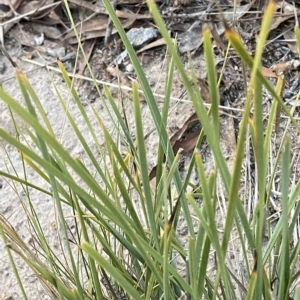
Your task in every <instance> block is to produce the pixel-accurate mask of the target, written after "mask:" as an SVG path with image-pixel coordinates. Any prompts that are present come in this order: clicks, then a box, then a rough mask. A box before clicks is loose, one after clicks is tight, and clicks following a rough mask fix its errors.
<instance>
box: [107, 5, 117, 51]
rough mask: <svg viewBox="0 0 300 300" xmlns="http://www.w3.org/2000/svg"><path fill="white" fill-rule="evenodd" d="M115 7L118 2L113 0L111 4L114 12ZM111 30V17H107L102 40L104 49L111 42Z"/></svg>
mask: <svg viewBox="0 0 300 300" xmlns="http://www.w3.org/2000/svg"><path fill="white" fill-rule="evenodd" d="M117 5H118V0H114V1H113V3H112V6H113V8H114V10H116V7H117ZM112 29H113V22H112V19H111V17H109V18H108V21H107V28H106V33H105V38H104V46H105V47H108V45H109V43H110V42H111V40H112Z"/></svg>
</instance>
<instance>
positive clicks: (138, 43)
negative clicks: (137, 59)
mask: <svg viewBox="0 0 300 300" xmlns="http://www.w3.org/2000/svg"><path fill="white" fill-rule="evenodd" d="M157 36H158V33H157V30H156V29H155V28H153V27H148V28H143V27H140V28H132V29H130V30H129V31H128V32H127V37H128V39H129V41H130V43H131V45H132V46H133V47H135V48H139V47H142V46H144V45H145V44H148V43H150V42H151V41H153V40H154V39H156V38H157Z"/></svg>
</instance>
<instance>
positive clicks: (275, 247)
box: [0, 0, 300, 299]
mask: <svg viewBox="0 0 300 300" xmlns="http://www.w3.org/2000/svg"><path fill="white" fill-rule="evenodd" d="M103 2H104V3H105V5H106V7H107V10H108V12H109V14H110V16H111V18H112V20H113V22H114V24H115V26H116V28H117V30H118V32H119V35H120V37H121V38H122V40H123V42H124V45H125V46H126V49H127V51H128V54H129V57H130V59H131V62H132V64H133V66H134V69H135V72H136V75H137V81H138V83H137V82H134V83H133V87H132V100H133V110H134V119H135V130H136V132H135V136H136V140H134V139H133V138H132V135H131V134H130V133H131V132H130V129H129V128H128V125H127V123H126V121H125V120H124V116H123V115H122V113H121V112H120V111H119V109H118V106H117V105H116V103H115V100H114V99H113V97H112V95H111V94H110V91H109V90H108V89H107V88H104V93H105V95H104V96H103V99H102V100H103V102H104V103H105V106H106V109H107V113H108V114H109V115H110V117H111V122H112V124H114V130H112V131H110V130H109V129H108V128H107V124H105V122H104V121H103V120H102V118H101V116H100V115H99V114H98V113H97V111H95V110H93V112H94V118H95V120H97V126H96V127H95V126H93V125H92V122H91V119H90V118H89V117H88V115H87V114H86V112H85V108H84V107H83V105H82V103H81V101H80V99H79V96H78V94H77V92H76V90H75V89H74V87H73V82H72V81H71V80H70V79H69V77H68V75H67V72H66V71H65V69H64V66H63V64H61V63H59V67H60V69H61V73H62V76H63V78H64V80H65V82H66V85H67V86H68V88H69V90H70V93H71V95H72V97H73V99H74V101H75V102H76V104H77V106H78V109H79V110H80V112H81V114H82V116H83V118H84V120H85V122H86V125H87V127H88V130H89V133H90V134H91V136H92V138H93V142H94V143H95V145H96V146H97V149H98V150H99V152H100V153H101V151H102V150H101V142H100V141H99V139H98V137H97V134H96V132H98V131H100V130H101V131H102V136H103V138H104V146H105V149H106V151H107V152H106V153H108V158H105V154H103V155H99V153H96V152H93V150H92V148H91V145H89V144H88V142H87V141H86V139H85V137H84V136H83V135H82V133H81V132H80V129H79V127H78V124H77V123H76V120H75V119H74V116H72V115H71V113H70V112H69V111H68V108H67V104H66V103H65V101H64V99H63V97H62V96H61V95H60V93H59V91H58V89H57V88H56V87H55V89H56V92H57V96H58V99H59V100H60V104H61V106H62V108H63V110H64V111H65V113H66V117H67V119H68V122H69V124H70V125H71V126H72V128H73V130H74V135H75V136H76V137H77V139H78V143H80V144H81V145H82V147H83V149H84V151H85V155H86V157H88V158H89V160H90V161H91V162H92V164H93V168H94V169H93V170H89V168H88V167H87V166H86V165H85V162H84V161H82V160H80V159H78V158H74V157H72V156H71V155H70V153H69V152H68V151H67V149H65V148H64V147H63V145H62V144H61V143H60V142H59V140H58V139H57V137H56V136H55V133H54V130H53V129H52V127H51V124H50V122H49V120H48V118H47V114H46V113H45V111H44V109H43V106H42V104H41V102H40V100H39V99H38V97H37V95H36V94H35V92H34V90H33V89H32V87H31V85H30V83H29V81H28V80H27V78H26V76H25V75H24V74H23V73H22V72H21V71H17V74H16V76H17V79H18V82H19V84H20V88H21V91H22V94H23V96H24V99H25V103H26V106H25V107H23V106H22V105H21V104H20V103H19V102H18V101H17V100H16V99H13V98H12V97H11V96H10V95H9V94H7V93H6V92H5V90H3V89H2V88H0V98H1V101H3V102H5V103H6V104H7V106H8V107H9V109H10V110H11V112H12V117H13V116H15V115H18V117H19V118H21V119H22V120H23V121H24V123H25V124H26V125H27V127H26V140H27V141H28V140H30V143H26V142H23V141H21V140H20V139H19V136H16V137H14V136H13V135H11V134H9V133H8V132H6V131H5V130H4V129H2V128H0V137H1V139H3V140H5V141H6V142H7V143H9V144H10V145H12V146H13V147H15V148H16V149H18V150H19V151H20V154H21V158H22V160H23V162H24V174H12V173H9V172H5V171H0V175H1V176H4V177H6V178H7V179H8V180H12V181H13V182H15V183H16V184H17V183H18V184H20V185H21V186H22V187H23V188H24V190H25V191H27V197H28V203H29V206H30V207H29V208H27V209H28V210H27V211H26V213H27V216H28V221H29V224H30V227H31V231H32V232H33V233H34V236H35V239H36V240H37V241H38V243H37V244H36V245H35V246H34V247H33V246H29V245H27V244H26V243H25V242H24V241H23V240H22V239H21V238H20V237H19V236H18V235H17V233H16V232H15V230H14V229H13V227H11V226H10V225H9V223H8V221H7V220H6V219H5V218H4V217H3V216H0V233H1V235H2V237H3V240H4V242H5V243H6V244H7V251H8V253H9V256H10V259H11V264H12V266H13V268H14V271H15V274H16V276H17V278H18V281H19V284H20V286H21V288H22V292H23V296H24V298H27V297H26V290H25V289H24V287H23V284H22V278H21V277H20V275H19V273H18V269H17V268H16V266H15V263H14V260H13V256H12V255H11V253H12V252H15V253H17V254H18V255H19V256H20V257H21V258H22V259H24V260H25V261H26V263H27V264H28V265H29V266H30V268H31V269H32V270H33V271H34V272H35V273H36V274H38V276H39V278H41V280H42V281H43V284H44V286H45V288H46V289H48V291H49V292H51V294H52V296H53V298H57V299H59V298H61V299H63V298H66V299H121V296H125V297H127V298H130V299H184V298H185V297H186V299H289V297H290V296H294V295H295V297H296V298H295V299H297V297H299V286H297V287H295V283H296V282H297V280H298V272H297V268H298V267H299V262H298V256H299V251H300V242H298V243H297V244H296V245H294V247H293V248H290V243H291V239H292V233H293V231H294V230H295V229H296V227H297V221H298V215H299V211H300V205H299V201H298V200H299V193H300V183H297V184H296V185H295V186H294V187H292V186H291V184H290V173H291V166H290V164H291V163H290V156H291V142H290V140H289V139H288V138H286V136H287V131H285V132H284V134H283V135H282V137H281V145H280V148H279V151H278V152H277V154H276V157H275V159H274V161H275V166H273V168H272V170H271V171H270V172H272V174H271V176H270V178H269V179H266V178H267V174H268V170H269V156H270V145H271V141H272V137H273V133H274V127H275V124H276V122H277V120H276V112H277V110H278V109H279V108H280V109H281V110H282V111H283V112H284V113H285V114H286V115H287V117H288V123H287V125H286V126H287V127H288V125H289V124H290V123H293V124H294V125H295V127H296V130H298V131H299V125H298V124H297V123H296V121H295V119H294V118H293V117H292V113H293V111H290V110H289V108H288V107H287V106H286V105H285V104H284V103H283V101H282V98H281V91H282V89H283V81H282V80H281V79H280V78H279V79H278V83H277V86H276V87H275V88H274V86H273V85H272V83H271V82H269V81H268V80H267V79H266V78H265V77H264V76H263V74H262V72H261V57H262V53H263V48H264V44H265V41H266V38H267V36H268V32H269V28H270V24H271V20H272V17H273V14H274V11H275V2H273V1H271V2H270V3H269V5H268V7H267V8H266V11H265V16H264V19H263V22H262V27H261V30H260V36H259V39H258V44H257V49H256V56H255V57H254V58H252V57H251V56H250V55H249V54H248V52H247V50H246V48H245V46H244V45H243V43H242V42H241V40H240V38H239V36H238V34H237V33H236V32H234V31H233V30H232V29H231V28H229V27H228V26H227V28H226V36H227V39H228V41H229V43H230V45H231V46H232V47H234V49H235V51H236V53H237V54H238V55H239V56H240V58H241V60H242V61H243V62H244V63H245V65H246V66H248V67H249V69H250V71H251V79H250V82H249V85H248V86H247V91H248V93H247V97H246V100H245V106H244V110H243V115H242V119H241V122H240V125H239V131H238V140H237V146H236V153H235V158H234V163H233V168H232V169H230V168H229V166H228V164H227V162H226V158H225V157H224V154H223V153H222V150H221V147H220V119H219V118H220V116H219V115H220V110H219V99H218V87H217V82H218V81H219V78H218V77H217V73H216V70H215V67H214V54H213V51H212V42H211V38H210V32H209V30H207V29H205V30H204V32H203V43H204V51H205V57H206V63H207V69H208V85H209V95H210V99H211V108H210V110H209V111H208V110H207V109H206V106H205V103H204V101H203V99H202V97H201V92H200V90H199V88H198V87H197V85H194V84H192V82H191V80H190V78H189V77H188V75H187V72H186V70H185V69H184V66H183V63H182V62H181V60H180V57H179V55H178V52H177V49H176V45H174V42H173V40H172V39H171V38H170V36H169V33H168V31H167V29H166V27H165V24H164V22H163V19H162V18H161V16H160V14H159V12H158V9H157V7H156V5H155V3H154V1H153V0H149V2H148V5H149V10H150V12H151V13H152V15H153V18H154V21H155V23H156V24H157V26H158V28H159V30H160V33H161V35H162V37H163V38H164V39H165V42H166V45H167V48H168V53H169V55H170V59H169V66H168V73H167V78H166V90H165V102H164V105H163V109H162V111H161V112H160V110H159V108H158V106H157V103H156V100H155V97H154V95H153V93H152V91H151V88H150V86H149V83H148V81H147V79H146V77H145V74H144V72H143V69H142V67H141V65H140V63H139V61H138V59H137V56H136V53H135V51H134V49H133V48H132V46H131V45H130V43H129V41H128V39H127V36H126V34H125V32H124V30H123V28H122V26H121V23H120V21H119V20H118V18H117V16H116V15H115V12H114V10H113V8H112V6H111V4H110V2H109V0H103ZM66 5H67V3H66ZM70 19H72V16H71V15H70ZM295 31H296V36H297V40H298V43H299V28H298V27H297V28H295ZM175 69H176V70H177V71H178V72H179V74H180V76H181V79H182V81H183V83H184V86H185V88H186V90H187V92H188V94H189V97H190V99H191V100H192V102H193V105H194V108H195V111H196V113H197V115H198V117H199V120H200V121H201V125H202V128H203V132H202V135H203V134H204V135H205V136H206V139H207V141H208V144H209V147H210V149H211V151H212V153H213V156H214V161H215V165H214V166H213V171H212V172H211V173H210V174H207V173H206V171H205V167H204V163H203V159H202V156H201V153H200V151H199V149H197V148H196V149H195V151H194V153H193V157H192V159H191V162H190V166H189V172H188V174H187V176H186V177H185V178H184V179H182V178H181V177H180V174H179V171H178V168H177V163H178V155H177V156H174V153H173V151H172V147H171V144H170V141H169V138H168V135H167V132H166V126H167V117H168V112H169V103H170V95H171V89H172V80H173V75H174V70H175ZM192 76H194V74H192ZM194 77H195V76H194ZM138 84H139V86H140V87H141V88H142V91H143V95H144V97H145V99H146V102H147V105H148V106H149V108H150V113H151V116H148V117H149V118H152V119H153V122H154V124H155V130H156V131H157V132H158V133H159V144H158V155H157V172H156V180H155V182H154V183H152V182H150V181H149V170H148V161H147V149H146V144H145V138H144V136H145V133H144V130H143V120H142V117H141V116H142V114H141V107H140V99H139V97H140V96H139V92H138ZM96 86H97V85H96ZM264 88H266V89H267V90H268V91H269V92H270V94H271V95H272V96H273V102H272V106H271V110H270V113H269V116H268V120H267V122H264V115H263V89H264ZM98 92H99V94H101V91H100V90H99V88H98ZM101 96H102V95H101ZM104 98H105V99H104ZM251 109H253V114H252V115H250V110H251ZM16 129H17V128H16ZM247 132H250V139H251V145H252V147H253V151H254V159H255V165H256V172H257V174H256V176H257V180H258V183H257V184H258V194H257V199H255V201H256V202H255V208H254V211H251V215H252V217H251V218H249V217H248V216H249V212H248V211H247V205H246V203H245V202H246V199H243V197H242V196H241V195H240V194H239V191H240V187H241V186H240V182H241V176H242V170H243V162H244V156H245V148H246V143H247V138H246V136H247ZM202 135H201V136H202ZM201 136H200V138H201ZM120 140H121V141H122V142H123V144H124V145H126V147H127V148H126V149H127V156H126V157H125V158H124V157H123V156H122V154H121V150H120V148H119V146H118V141H120ZM30 145H31V146H30ZM8 156H9V154H8ZM99 156H100V157H99ZM164 157H166V163H167V165H168V168H166V167H165V164H164ZM28 167H31V168H32V169H33V170H34V171H35V172H36V174H37V175H38V176H40V177H41V178H43V180H45V181H46V182H47V183H48V184H49V186H51V192H49V190H45V189H42V188H41V187H38V186H37V185H36V184H35V183H34V182H29V181H28V180H27V176H26V173H27V168H28ZM192 168H196V170H197V173H198V175H199V178H200V187H199V188H198V189H197V192H194V191H193V192H187V186H188V185H189V182H190V177H191V170H192ZM278 169H280V170H281V203H282V211H281V214H280V217H279V219H278V221H277V223H276V224H275V225H272V224H271V222H270V220H269V219H268V218H266V216H265V211H267V210H268V205H269V202H270V197H271V186H272V185H273V182H274V180H275V179H274V178H275V173H276V171H277V170H278ZM75 178H76V179H75ZM78 178H79V179H78ZM219 180H221V182H222V184H223V186H224V193H225V197H226V201H227V208H226V210H225V214H224V215H222V216H220V213H219V212H218V201H217V199H218V196H219V195H218V188H217V186H218V181H219ZM29 188H33V189H36V190H39V191H40V192H41V193H44V194H47V195H51V196H52V198H53V200H54V201H55V205H56V209H57V214H58V219H59V223H60V224H61V226H62V232H61V235H62V236H61V237H60V238H61V240H62V241H63V243H64V244H65V245H66V247H65V248H64V250H65V253H64V259H65V261H66V263H62V262H61V257H59V255H58V254H57V253H56V252H55V251H54V249H51V247H50V246H49V241H48V240H47V238H46V235H45V233H44V232H43V230H42V228H41V226H40V222H39V219H38V217H37V215H36V212H35V207H34V205H33V203H32V199H31V197H30V191H29ZM198 197H200V198H201V200H202V204H201V205H199V203H198V202H197V201H196V200H197V198H198ZM133 199H138V202H139V204H138V205H136V203H135V202H134V201H133ZM66 206H67V207H69V209H71V210H72V212H73V215H74V222H75V223H76V235H75V236H73V238H72V242H71V241H70V237H69V233H68V224H67V222H66V218H65V213H64V209H63V207H66ZM180 215H183V216H184V218H185V220H186V226H187V228H188V232H189V239H188V241H185V242H186V244H184V243H183V242H182V241H181V240H180V238H179V236H178V232H177V225H178V219H179V216H180ZM220 217H222V218H223V222H217V219H218V218H220ZM193 220H194V221H196V227H197V228H195V227H194V225H193ZM265 230H268V241H267V242H266V244H264V243H263V240H264V235H265ZM233 235H234V236H235V243H236V245H238V247H239V248H240V249H241V253H240V254H241V256H240V257H239V261H238V262H237V263H239V264H242V266H243V269H244V270H245V272H244V273H245V274H243V275H241V274H235V272H234V270H233V268H232V267H231V263H230V258H229V255H230V250H229V246H230V243H231V239H232V238H233ZM241 258H242V259H241ZM213 260H214V261H215V263H212V261H213ZM45 261H46V262H45ZM183 263H184V264H185V267H184V268H183V267H182V264H183ZM212 267H214V272H212V271H211V268H212Z"/></svg>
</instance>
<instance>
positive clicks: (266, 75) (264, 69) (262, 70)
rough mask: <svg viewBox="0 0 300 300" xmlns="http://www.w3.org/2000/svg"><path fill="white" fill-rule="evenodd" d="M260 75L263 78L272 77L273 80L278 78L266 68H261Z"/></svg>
mask: <svg viewBox="0 0 300 300" xmlns="http://www.w3.org/2000/svg"><path fill="white" fill-rule="evenodd" d="M261 72H262V74H263V75H264V76H265V77H274V78H278V75H276V74H275V73H274V72H273V71H272V70H271V69H269V68H266V67H262V69H261Z"/></svg>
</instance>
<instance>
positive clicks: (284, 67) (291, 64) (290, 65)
mask: <svg viewBox="0 0 300 300" xmlns="http://www.w3.org/2000/svg"><path fill="white" fill-rule="evenodd" d="M299 66H300V61H299V60H297V59H292V60H290V61H287V62H284V63H280V64H275V65H273V66H272V67H271V70H273V71H274V72H275V73H276V75H278V76H279V75H282V74H284V73H286V72H289V71H290V70H295V69H297V68H298V67H299Z"/></svg>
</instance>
